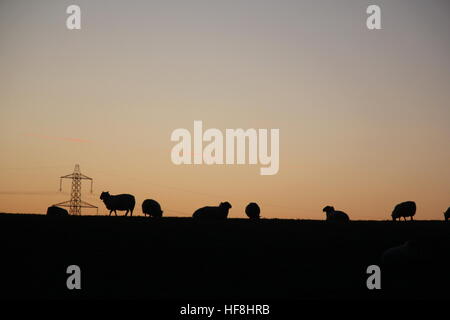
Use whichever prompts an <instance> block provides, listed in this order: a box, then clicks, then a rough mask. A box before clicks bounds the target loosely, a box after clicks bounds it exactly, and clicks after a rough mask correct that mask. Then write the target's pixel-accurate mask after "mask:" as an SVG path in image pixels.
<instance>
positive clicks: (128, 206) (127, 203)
mask: <svg viewBox="0 0 450 320" xmlns="http://www.w3.org/2000/svg"><path fill="white" fill-rule="evenodd" d="M100 199H101V200H103V202H104V203H105V206H106V208H107V209H108V210H109V215H111V214H112V212H113V211H114V214H115V215H116V216H117V212H116V210H119V211H125V210H126V211H127V212H126V213H125V216H128V211H130V212H131V214H130V217H131V216H133V210H134V205H135V204H136V200H135V199H134V196H132V195H131V194H118V195H110V194H109V192H102V194H101V195H100Z"/></svg>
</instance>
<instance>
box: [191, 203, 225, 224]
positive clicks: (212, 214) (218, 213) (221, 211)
mask: <svg viewBox="0 0 450 320" xmlns="http://www.w3.org/2000/svg"><path fill="white" fill-rule="evenodd" d="M231 207H232V206H231V204H230V203H229V202H221V203H220V205H219V206H218V207H203V208H200V209H197V210H196V211H195V212H194V214H193V215H192V218H194V219H195V220H226V219H227V217H228V211H229V210H230V209H231Z"/></svg>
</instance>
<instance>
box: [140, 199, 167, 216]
mask: <svg viewBox="0 0 450 320" xmlns="http://www.w3.org/2000/svg"><path fill="white" fill-rule="evenodd" d="M142 213H143V214H144V215H146V214H148V216H149V217H154V218H161V217H162V214H163V211H162V210H161V206H160V204H159V203H158V202H157V201H155V200H153V199H146V200H144V202H142Z"/></svg>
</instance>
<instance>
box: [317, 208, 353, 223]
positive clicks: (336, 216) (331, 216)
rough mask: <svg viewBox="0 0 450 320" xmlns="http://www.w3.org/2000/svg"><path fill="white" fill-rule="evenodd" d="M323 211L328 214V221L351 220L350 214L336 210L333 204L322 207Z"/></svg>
mask: <svg viewBox="0 0 450 320" xmlns="http://www.w3.org/2000/svg"><path fill="white" fill-rule="evenodd" d="M322 211H323V212H325V213H326V215H327V221H339V222H347V221H350V218H349V217H348V215H347V214H346V213H345V212H343V211H336V210H334V207H332V206H326V207H325V208H323V209H322Z"/></svg>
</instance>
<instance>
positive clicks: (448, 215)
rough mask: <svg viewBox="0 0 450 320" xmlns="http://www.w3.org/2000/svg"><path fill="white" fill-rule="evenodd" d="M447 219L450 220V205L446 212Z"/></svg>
mask: <svg viewBox="0 0 450 320" xmlns="http://www.w3.org/2000/svg"><path fill="white" fill-rule="evenodd" d="M444 218H445V221H448V219H449V218H450V207H448V209H447V211H445V212H444Z"/></svg>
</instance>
